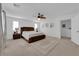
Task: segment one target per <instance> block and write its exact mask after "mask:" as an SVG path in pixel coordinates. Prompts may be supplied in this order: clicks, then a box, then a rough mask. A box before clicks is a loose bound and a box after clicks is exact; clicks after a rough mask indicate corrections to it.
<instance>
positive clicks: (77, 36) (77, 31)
mask: <svg viewBox="0 0 79 59" xmlns="http://www.w3.org/2000/svg"><path fill="white" fill-rule="evenodd" d="M71 37H72V41H73V42H75V43H76V44H78V45H79V15H77V16H76V17H74V18H73V19H72V30H71Z"/></svg>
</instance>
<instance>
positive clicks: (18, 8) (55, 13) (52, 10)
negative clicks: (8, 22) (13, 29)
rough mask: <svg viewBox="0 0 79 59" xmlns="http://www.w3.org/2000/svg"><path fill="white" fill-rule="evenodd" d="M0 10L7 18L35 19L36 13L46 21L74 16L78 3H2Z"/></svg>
mask: <svg viewBox="0 0 79 59" xmlns="http://www.w3.org/2000/svg"><path fill="white" fill-rule="evenodd" d="M2 8H3V9H4V10H5V11H6V14H7V16H11V17H17V18H24V19H28V20H33V19H36V16H37V14H38V13H41V14H44V16H46V17H47V19H49V20H51V19H55V18H57V17H59V16H63V15H64V16H65V15H75V14H77V13H78V12H79V4H78V3H16V4H15V5H14V3H3V4H2Z"/></svg>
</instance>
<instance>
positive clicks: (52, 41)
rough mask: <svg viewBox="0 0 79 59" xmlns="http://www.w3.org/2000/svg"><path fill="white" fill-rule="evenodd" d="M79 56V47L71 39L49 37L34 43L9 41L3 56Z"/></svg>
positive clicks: (21, 40)
mask: <svg viewBox="0 0 79 59" xmlns="http://www.w3.org/2000/svg"><path fill="white" fill-rule="evenodd" d="M63 55H64V56H72V55H76V56H77V55H78V56H79V46H78V45H76V44H74V43H73V42H72V41H71V40H69V39H57V38H52V37H47V38H46V39H44V40H40V41H37V42H34V43H31V44H29V43H27V42H26V41H25V40H23V39H17V40H9V41H7V43H6V48H5V49H4V50H3V56H63Z"/></svg>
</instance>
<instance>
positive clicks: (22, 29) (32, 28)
mask: <svg viewBox="0 0 79 59" xmlns="http://www.w3.org/2000/svg"><path fill="white" fill-rule="evenodd" d="M23 31H34V27H21V35H22V32H23Z"/></svg>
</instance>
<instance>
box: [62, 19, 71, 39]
mask: <svg viewBox="0 0 79 59" xmlns="http://www.w3.org/2000/svg"><path fill="white" fill-rule="evenodd" d="M61 38H65V39H71V19H67V20H62V21H61Z"/></svg>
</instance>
